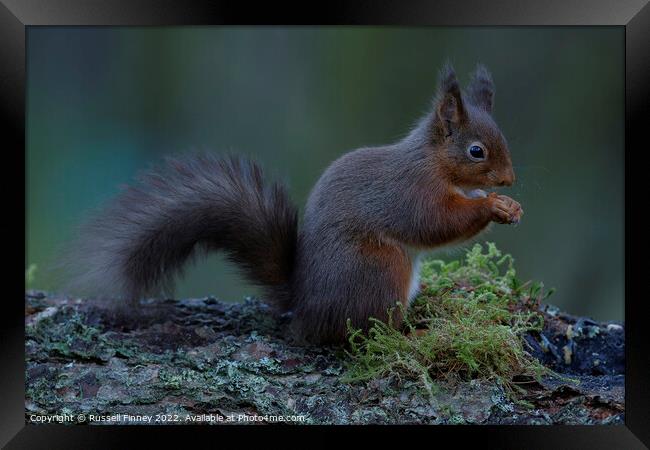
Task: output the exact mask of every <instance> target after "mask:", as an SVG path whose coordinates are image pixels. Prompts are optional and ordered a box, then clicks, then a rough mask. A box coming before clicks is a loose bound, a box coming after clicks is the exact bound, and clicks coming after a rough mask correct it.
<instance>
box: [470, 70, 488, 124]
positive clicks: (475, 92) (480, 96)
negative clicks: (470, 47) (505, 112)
mask: <svg viewBox="0 0 650 450" xmlns="http://www.w3.org/2000/svg"><path fill="white" fill-rule="evenodd" d="M468 94H469V99H470V101H471V102H472V103H473V104H474V105H476V106H478V107H479V108H482V109H484V110H485V111H487V112H489V113H491V112H492V108H493V106H494V83H492V76H491V75H490V72H488V70H487V69H486V68H485V66H484V65H482V64H478V65H477V66H476V71H475V72H474V74H473V75H472V81H471V82H470V83H469V89H468Z"/></svg>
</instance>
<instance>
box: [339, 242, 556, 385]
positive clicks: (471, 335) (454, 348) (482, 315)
mask: <svg viewBox="0 0 650 450" xmlns="http://www.w3.org/2000/svg"><path fill="white" fill-rule="evenodd" d="M513 263H514V260H513V258H512V256H510V255H507V254H506V255H504V254H502V253H501V251H499V250H498V249H497V248H496V246H495V245H494V244H493V243H487V248H486V249H485V251H484V248H483V246H481V245H480V244H476V245H474V247H472V248H471V249H470V250H468V251H467V253H466V255H465V257H464V259H462V260H457V261H452V262H449V263H445V262H443V261H439V260H428V261H426V262H425V263H424V264H423V267H422V272H421V282H422V284H423V285H424V286H423V289H422V290H421V292H420V294H419V295H418V297H417V298H416V299H415V300H414V301H413V302H412V303H411V305H410V306H409V308H408V310H406V311H405V310H404V307H403V306H402V305H401V304H397V306H396V308H400V309H401V311H400V312H401V316H402V317H404V321H403V323H402V324H400V326H395V325H394V324H393V321H392V320H389V321H388V323H384V322H381V321H379V320H376V319H371V320H372V326H371V328H370V329H369V330H368V333H364V332H362V331H361V330H358V329H353V328H352V327H351V326H350V325H349V323H348V327H349V343H350V349H349V351H347V354H348V364H347V373H346V374H345V377H344V380H345V381H347V382H354V381H363V380H370V379H373V378H381V377H390V376H392V377H396V378H397V379H398V380H404V379H408V380H417V381H418V382H419V383H420V384H421V386H422V387H423V388H424V389H425V390H426V391H427V392H428V393H429V394H430V395H433V394H435V393H436V391H437V383H436V382H437V381H438V380H444V381H446V382H454V381H461V380H468V379H487V380H493V381H496V382H497V383H500V384H501V385H502V386H504V388H506V390H507V391H508V392H509V393H510V394H512V393H514V392H515V391H516V390H517V386H516V383H515V382H514V381H513V377H514V376H515V375H528V376H533V377H535V378H539V377H540V376H541V375H542V374H545V373H547V374H548V373H551V371H550V370H549V369H547V368H545V367H544V366H542V365H541V364H540V363H539V361H537V359H535V358H533V357H532V356H530V355H529V354H528V352H527V351H526V343H525V341H524V337H523V336H524V335H525V334H526V333H527V332H531V331H540V330H541V329H542V326H543V318H542V316H541V314H539V313H538V312H537V309H538V305H539V302H540V301H541V300H542V299H543V298H545V297H547V296H548V294H546V295H545V294H544V292H543V291H544V289H543V285H542V284H541V283H534V282H528V283H521V282H520V281H519V280H518V279H517V278H516V272H515V268H514V265H513ZM394 312H395V309H392V310H391V311H390V315H389V317H391V318H392V317H393V313H394ZM416 330H418V331H416Z"/></svg>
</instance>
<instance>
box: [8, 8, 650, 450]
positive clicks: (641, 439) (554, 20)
mask: <svg viewBox="0 0 650 450" xmlns="http://www.w3.org/2000/svg"><path fill="white" fill-rule="evenodd" d="M224 24H233V25H234V24H237V25H240V24H248V25H261V24H267V25H292V24H303V25H309V24H312V25H330V24H349V25H365V24H368V25H370V24H372V25H399V26H468V25H470V26H547V25H554V26H557V25H561V26H603V25H605V26H621V27H624V28H625V71H626V77H625V82H626V85H625V112H626V117H625V120H626V128H625V130H626V146H625V147H626V150H625V152H626V153H625V168H626V176H625V192H626V195H625V232H626V239H625V257H626V267H625V269H626V271H625V300H626V301H625V330H626V372H625V375H626V383H625V384H626V386H625V388H626V391H625V410H626V412H625V426H593V427H589V426H553V427H545V426H535V427H522V426H504V427H495V426H463V427H426V428H425V427H415V428H410V429H409V430H406V429H403V428H402V427H391V426H387V427H371V430H368V429H366V428H363V429H362V428H359V427H357V428H356V429H354V430H353V429H352V428H353V427H337V429H338V430H339V431H343V432H346V434H348V432H350V431H361V432H364V434H366V435H372V436H374V437H377V438H379V439H381V440H384V441H386V442H388V441H390V440H393V441H394V442H395V443H402V444H403V443H406V442H408V443H410V442H415V440H414V437H413V435H412V434H408V435H407V434H405V433H413V432H417V433H423V435H421V436H419V437H421V438H424V439H426V441H422V442H427V441H429V439H430V441H429V442H430V444H424V445H440V440H441V439H442V438H444V439H445V440H449V441H450V442H452V443H454V445H457V443H459V442H461V441H466V440H468V439H469V440H472V441H475V442H477V443H478V444H479V445H482V446H485V445H487V446H488V447H495V448H526V449H531V448H553V447H554V448H608V449H610V448H611V449H614V448H625V449H632V448H645V446H646V445H650V426H649V425H650V389H649V387H648V384H647V383H648V382H649V381H650V357H648V356H647V355H648V353H647V350H648V342H650V327H648V326H647V324H646V323H644V321H645V320H646V319H645V317H646V315H645V314H644V311H643V307H644V305H643V303H644V302H645V301H646V300H645V298H644V297H642V296H641V297H634V298H633V296H632V285H633V284H635V282H636V283H638V281H635V280H637V279H638V277H636V276H635V274H636V275H638V274H639V273H638V272H639V268H638V267H639V266H635V265H634V264H631V263H630V260H631V252H632V251H639V249H638V245H637V244H636V243H635V242H639V241H634V240H633V239H632V238H631V236H633V234H632V233H633V232H634V230H633V227H634V225H636V223H637V222H634V221H633V220H632V219H631V217H630V214H631V213H632V210H631V208H632V205H638V204H641V205H642V203H637V202H642V200H639V198H640V196H641V195H642V194H643V192H642V191H641V192H640V193H638V191H635V190H632V189H631V184H630V183H631V182H632V179H633V178H634V177H632V176H631V175H630V174H631V170H632V165H631V160H630V158H631V154H633V152H632V151H631V149H632V146H633V145H634V143H637V142H638V143H640V144H637V145H640V146H641V147H642V148H643V147H645V145H643V144H642V142H643V141H641V137H642V136H643V134H644V133H643V132H644V130H643V127H644V126H647V125H646V124H647V123H648V122H647V120H648V114H647V112H648V97H649V96H648V90H649V88H648V82H649V81H650V58H649V57H648V56H649V54H650V51H649V50H648V43H650V6H648V0H618V1H617V0H610V1H605V0H591V1H589V0H571V1H568V0H546V1H544V2H539V1H536V0H498V1H486V0H465V1H454V0H445V1H431V0H410V1H408V2H407V1H404V2H398V1H389V0H372V1H370V0H357V1H354V0H349V1H330V2H320V3H316V4H315V3H312V2H303V3H302V4H292V5H289V4H287V5H285V6H282V5H279V4H277V3H261V2H260V4H257V3H256V4H251V3H250V2H245V1H239V2H235V1H193V2H182V1H171V0H131V1H124V0H103V1H102V0H0V54H1V56H0V60H1V62H0V115H1V122H0V123H2V129H3V133H2V138H3V141H4V142H5V144H4V145H3V149H4V152H3V155H4V157H5V159H4V163H5V165H4V168H5V173H4V174H3V176H2V177H0V178H1V179H2V184H3V186H2V187H3V190H2V192H3V193H4V194H5V195H4V197H3V204H4V206H5V208H4V209H5V217H6V218H5V220H4V221H3V224H2V230H3V233H2V236H3V237H4V238H5V239H4V240H5V245H6V244H10V245H8V246H6V248H5V255H6V256H5V259H6V260H7V263H8V264H7V265H8V269H6V270H5V271H3V276H4V277H5V278H6V283H5V286H6V288H5V291H7V294H6V295H5V297H7V298H5V299H4V301H3V313H2V314H1V315H0V317H2V320H3V322H4V323H3V326H2V327H1V328H0V336H1V337H0V339H1V340H0V342H1V344H2V352H1V357H0V358H1V359H0V378H1V380H2V383H1V389H2V396H1V397H0V405H1V406H0V407H1V408H2V411H3V415H2V420H0V445H3V446H5V445H6V448H43V447H46V448H78V447H83V448H98V447H99V448H103V447H110V448H114V447H115V446H116V445H118V444H117V443H118V442H120V441H122V440H123V439H128V440H129V441H130V442H134V441H133V440H132V439H133V438H134V437H135V434H136V433H137V434H140V433H145V434H146V435H147V436H148V437H151V438H154V437H155V438H158V439H160V438H162V439H165V440H166V439H168V438H169V437H170V436H171V432H174V433H177V432H180V433H179V435H178V436H179V437H180V438H181V439H182V442H184V444H185V445H188V444H189V445H199V444H198V441H196V439H197V438H196V433H198V432H215V433H217V434H215V435H214V436H213V437H212V438H211V439H212V442H213V443H214V444H224V442H223V441H222V439H223V438H224V437H226V436H227V437H230V438H235V437H236V438H237V439H238V440H240V439H241V440H240V441H239V442H238V444H239V445H241V444H242V443H243V442H244V441H246V440H248V439H249V438H251V437H263V436H264V435H266V434H267V433H268V432H269V431H268V430H269V428H268V427H248V428H246V432H245V433H241V431H242V429H241V428H240V427H237V426H232V427H218V430H217V429H214V428H211V427H202V428H201V429H200V430H197V428H196V427H194V426H184V427H180V428H177V427H121V426H111V427H84V426H61V425H33V426H27V425H26V424H25V419H24V399H25V396H24V389H25V386H24V381H25V380H24V367H25V361H24V320H23V313H22V311H21V309H22V305H21V303H20V301H18V299H20V298H23V297H22V296H23V295H24V287H20V288H19V285H20V284H21V283H22V281H20V280H22V276H23V270H24V267H25V264H24V258H25V253H24V247H22V248H21V246H20V240H19V239H17V237H18V236H20V235H21V233H25V227H24V226H23V224H21V223H19V221H18V220H16V218H17V217H18V216H19V214H17V213H16V211H20V210H21V202H22V208H24V199H25V196H24V195H25V192H24V191H23V190H22V189H21V187H23V188H24V187H25V184H24V181H23V184H20V183H19V181H17V179H18V178H19V175H20V174H23V175H24V176H27V174H26V173H25V153H24V152H25V143H26V142H25V129H26V128H25V127H26V125H25V118H26V116H25V112H26V110H25V103H26V102H25V100H26V91H25V87H26V78H25V77H26V73H27V68H26V56H25V51H26V36H27V33H26V31H27V27H34V26H62V25H66V26H109V25H117V26H130V25H139V26H169V25H224ZM642 148H639V150H640V151H643V150H642ZM21 155H22V156H21ZM637 168H641V169H643V167H642V166H638V167H637ZM14 173H15V174H16V175H18V176H17V177H16V178H17V179H14V177H12V176H11V175H13V174H14ZM643 177H644V175H643V174H642V175H641V178H643ZM604 188H606V186H604ZM21 194H22V195H21ZM633 196H634V197H636V199H637V202H633V201H632V197H633ZM23 217H25V216H23ZM25 220H27V218H26V217H25ZM640 225H641V226H642V225H643V223H642V221H641V223H640ZM634 235H636V236H637V237H639V236H640V234H636V233H635V234H634ZM23 236H24V234H23ZM7 249H9V250H10V251H9V252H7V251H6V250H7ZM20 260H23V264H22V265H21V264H20V263H18V262H17V261H20ZM9 287H11V288H9ZM14 289H15V290H16V291H18V290H19V289H20V290H22V291H23V293H19V292H15V295H13V294H14V292H13V291H14ZM271 428H272V429H273V431H277V430H284V431H286V428H279V427H271ZM298 428H299V429H296V428H291V430H289V431H290V435H289V436H288V437H287V438H285V439H291V440H293V439H292V437H291V436H294V435H295V436H296V437H298V435H299V434H301V433H304V432H307V433H310V434H311V433H314V432H317V433H319V434H321V435H322V440H320V441H319V443H320V442H323V443H324V442H326V441H327V440H328V439H331V440H332V441H334V442H341V436H337V435H336V434H335V433H333V432H332V430H331V429H324V428H322V427H298ZM369 431H370V432H369ZM429 434H431V436H429ZM405 439H406V441H405ZM299 442H301V443H302V445H305V444H306V445H311V444H310V443H311V442H313V441H299ZM193 443H195V444H193ZM231 445H232V444H231ZM417 445H420V444H417Z"/></svg>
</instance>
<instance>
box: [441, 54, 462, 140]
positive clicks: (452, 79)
mask: <svg viewBox="0 0 650 450" xmlns="http://www.w3.org/2000/svg"><path fill="white" fill-rule="evenodd" d="M435 108H436V117H437V119H439V121H440V125H441V126H442V128H443V130H444V132H445V136H449V135H451V134H452V133H453V131H454V129H456V127H458V125H460V123H461V122H462V121H463V120H465V108H464V106H463V99H462V96H461V93H460V86H459V84H458V79H457V78H456V72H454V69H453V68H452V67H451V65H450V64H449V63H447V64H445V65H444V67H443V68H442V70H441V71H440V78H439V81H438V93H437V95H436V99H435Z"/></svg>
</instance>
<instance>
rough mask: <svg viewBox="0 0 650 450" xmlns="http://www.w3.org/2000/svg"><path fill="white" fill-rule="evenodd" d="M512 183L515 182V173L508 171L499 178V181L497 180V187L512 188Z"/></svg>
mask: <svg viewBox="0 0 650 450" xmlns="http://www.w3.org/2000/svg"><path fill="white" fill-rule="evenodd" d="M514 182H515V173H514V171H512V170H510V171H509V172H506V173H505V174H504V175H503V176H502V177H501V180H499V186H512V184H513V183H514Z"/></svg>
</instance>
